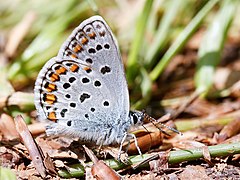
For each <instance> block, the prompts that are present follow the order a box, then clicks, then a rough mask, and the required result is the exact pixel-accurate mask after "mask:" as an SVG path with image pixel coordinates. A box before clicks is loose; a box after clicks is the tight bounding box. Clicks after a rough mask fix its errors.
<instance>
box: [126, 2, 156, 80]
mask: <svg viewBox="0 0 240 180" xmlns="http://www.w3.org/2000/svg"><path fill="white" fill-rule="evenodd" d="M152 4H153V0H146V2H145V5H144V9H143V12H142V14H141V15H140V16H139V19H138V22H137V26H136V29H135V36H134V41H133V43H132V46H131V50H130V53H129V57H128V61H127V79H128V80H129V82H131V81H132V80H133V79H134V76H135V74H136V70H137V67H138V62H137V61H138V54H139V51H140V49H141V45H142V42H143V39H144V38H143V36H144V32H145V29H146V24H147V21H148V17H149V14H150V12H151V9H152Z"/></svg>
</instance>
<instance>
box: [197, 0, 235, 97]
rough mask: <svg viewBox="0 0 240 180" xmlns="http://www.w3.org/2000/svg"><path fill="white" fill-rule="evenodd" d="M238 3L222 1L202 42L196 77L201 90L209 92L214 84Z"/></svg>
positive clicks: (232, 0)
mask: <svg viewBox="0 0 240 180" xmlns="http://www.w3.org/2000/svg"><path fill="white" fill-rule="evenodd" d="M237 3H238V2H237V1H236V0H225V1H223V2H222V6H221V9H220V10H219V12H218V14H217V15H216V17H215V18H214V20H213V22H212V24H211V25H210V27H209V29H208V30H207V32H206V34H205V36H204V38H203V40H202V42H201V45H200V48H199V51H198V57H199V61H198V64H197V72H196V74H195V79H194V80H195V85H196V90H197V91H199V92H207V91H208V90H209V89H210V88H211V86H212V83H213V77H214V73H215V68H216V66H217V65H218V63H219V61H220V58H221V54H222V49H223V45H224V42H225V39H226V36H227V33H228V30H229V27H230V25H231V22H232V20H233V17H234V15H235V12H236V7H237ZM205 95H206V93H205Z"/></svg>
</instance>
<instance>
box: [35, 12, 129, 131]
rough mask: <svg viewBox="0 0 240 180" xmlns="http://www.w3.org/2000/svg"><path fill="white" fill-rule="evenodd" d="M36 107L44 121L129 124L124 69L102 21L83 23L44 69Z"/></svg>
mask: <svg viewBox="0 0 240 180" xmlns="http://www.w3.org/2000/svg"><path fill="white" fill-rule="evenodd" d="M35 105H36V107H37V109H38V112H39V115H40V118H41V119H49V120H52V121H57V122H58V123H69V122H70V123H78V126H80V125H81V126H88V123H89V124H91V123H92V122H94V123H100V124H101V123H105V124H107V125H110V126H111V125H113V124H116V123H119V122H120V123H121V121H122V123H123V124H124V123H125V122H124V121H127V116H128V113H129V97H128V89H127V84H126V80H125V76H124V69H123V64H122V61H121V58H120V54H119V50H118V46H117V43H116V41H115V40H114V37H113V34H112V32H111V30H110V28H109V27H108V25H107V24H106V23H105V21H104V20H103V19H102V18H101V17H99V16H93V17H91V18H89V19H87V20H85V21H83V22H82V23H81V24H80V25H79V26H78V27H77V28H76V29H75V30H74V31H73V32H72V34H71V35H70V36H69V37H68V39H67V41H66V42H65V43H64V44H63V45H62V47H61V49H60V51H59V53H58V56H57V57H56V58H53V59H51V60H49V62H48V63H46V64H45V66H44V67H43V69H42V70H41V72H40V73H39V77H38V78H37V81H36V86H35ZM74 121H75V122H74ZM68 125H69V124H68ZM83 128H84V127H83ZM79 129H80V128H79ZM73 130H74V129H73Z"/></svg>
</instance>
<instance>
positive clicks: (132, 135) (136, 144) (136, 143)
mask: <svg viewBox="0 0 240 180" xmlns="http://www.w3.org/2000/svg"><path fill="white" fill-rule="evenodd" d="M128 136H131V138H133V139H134V143H135V146H136V148H137V150H138V153H139V155H141V156H142V152H141V149H140V148H139V146H138V142H137V138H136V136H135V135H134V134H128Z"/></svg>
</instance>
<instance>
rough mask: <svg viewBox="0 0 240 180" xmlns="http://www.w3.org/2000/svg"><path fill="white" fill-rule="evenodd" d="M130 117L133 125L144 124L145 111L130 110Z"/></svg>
mask: <svg viewBox="0 0 240 180" xmlns="http://www.w3.org/2000/svg"><path fill="white" fill-rule="evenodd" d="M129 118H130V121H131V124H132V125H134V126H139V125H142V124H143V121H144V118H145V113H144V112H141V111H136V110H134V111H130V112H129Z"/></svg>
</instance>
